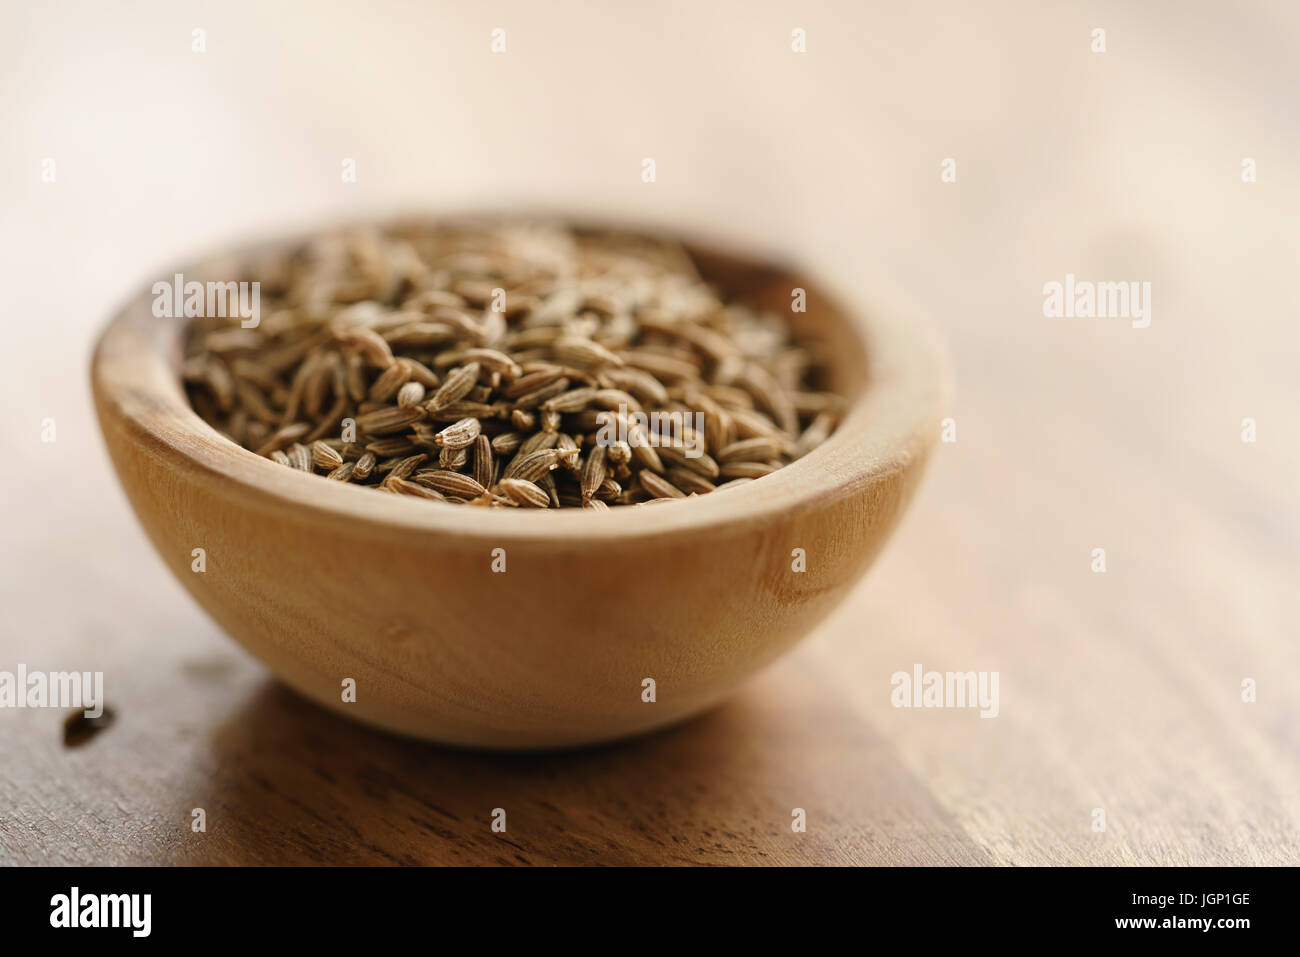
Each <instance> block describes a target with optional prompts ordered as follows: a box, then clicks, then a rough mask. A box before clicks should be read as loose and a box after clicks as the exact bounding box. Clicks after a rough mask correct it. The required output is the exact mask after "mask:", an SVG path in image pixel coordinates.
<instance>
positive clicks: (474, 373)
mask: <svg viewBox="0 0 1300 957" xmlns="http://www.w3.org/2000/svg"><path fill="white" fill-rule="evenodd" d="M478 373H479V364H478V363H477V362H470V363H468V364H466V365H463V366H461V367H460V368H459V369H456V370H455V371H454V372H452V373H451V374H450V375H448V376H447V379H446V381H445V382H443V384H442V385H440V386H439V387H438V391H437V392H435V393H434V394H433V398H432V399H430V400H429V406H430V407H431V411H435V410H437V409H441V408H444V407H446V406H448V405H451V404H452V403H453V402H457V401H459V400H460V399H462V398H464V397H465V396H466V395H468V394H469V390H470V389H472V388H474V384H475V383H476V382H478Z"/></svg>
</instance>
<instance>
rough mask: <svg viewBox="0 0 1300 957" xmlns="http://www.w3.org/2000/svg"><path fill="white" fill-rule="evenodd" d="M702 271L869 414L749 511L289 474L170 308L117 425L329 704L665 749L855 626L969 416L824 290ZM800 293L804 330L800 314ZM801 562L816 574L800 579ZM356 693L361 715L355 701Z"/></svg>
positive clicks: (131, 367) (374, 715)
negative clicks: (786, 337) (589, 506)
mask: <svg viewBox="0 0 1300 957" xmlns="http://www.w3.org/2000/svg"><path fill="white" fill-rule="evenodd" d="M691 251H692V253H693V254H694V255H695V257H696V259H697V262H698V264H699V266H700V269H701V272H702V273H703V274H704V275H705V276H706V278H710V279H715V280H717V281H718V282H719V283H720V284H722V285H723V286H724V288H726V289H727V290H728V291H729V292H732V293H735V294H739V295H742V296H743V297H744V298H745V299H747V300H748V301H750V302H753V303H755V304H758V305H765V306H767V307H769V308H772V309H775V310H780V311H782V312H783V313H785V314H786V315H789V316H790V317H791V319H792V321H793V322H794V323H795V324H796V326H797V327H799V328H800V331H801V332H802V333H804V334H809V335H812V336H815V337H817V338H819V339H821V340H823V342H824V343H825V344H826V346H827V354H828V355H829V357H830V358H831V366H830V368H829V370H828V372H829V382H828V385H829V386H830V387H832V388H834V389H835V390H836V391H839V392H841V393H842V394H844V395H846V396H848V397H849V399H850V407H849V412H848V414H847V416H846V417H845V419H844V420H843V422H842V423H841V425H840V426H839V428H838V429H837V431H836V432H835V433H834V434H833V436H832V437H831V439H830V440H829V441H828V442H826V443H825V444H824V445H823V446H821V447H820V448H818V449H816V450H815V451H813V452H812V453H811V454H809V455H807V456H806V457H804V458H802V459H800V460H799V461H797V462H795V463H794V464H792V465H790V466H788V467H786V468H784V469H781V470H779V471H777V472H775V473H773V474H772V475H769V476H766V477H765V478H762V479H759V480H758V481H755V482H751V483H747V484H745V485H743V486H739V487H736V488H734V489H728V490H726V491H723V492H718V493H711V494H709V495H705V496H700V497H697V498H692V499H688V500H686V501H682V502H674V503H667V504H661V505H653V506H640V507H623V508H615V509H611V510H610V511H608V512H587V511H584V510H581V509H572V510H569V509H565V510H562V511H552V512H545V511H533V510H528V511H525V510H513V509H510V510H507V509H481V508H470V507H466V506H457V505H450V504H443V503H438V502H429V501H425V500H417V499H410V498H405V497H399V496H395V495H385V494H382V493H379V492H376V491H374V490H373V489H365V488H357V487H353V486H350V485H347V484H343V483H339V482H331V481H327V480H325V479H324V478H321V477H319V476H315V475H308V474H306V473H303V472H297V471H294V470H292V469H288V468H285V467H284V466H281V465H277V464H276V463H274V462H271V461H270V460H268V459H264V458H261V457H259V456H257V455H254V454H253V453H251V452H248V451H245V450H244V449H241V448H239V447H238V446H236V445H235V444H234V443H232V442H230V441H229V440H227V439H226V438H224V437H223V436H221V435H220V434H218V433H217V432H216V431H215V430H213V429H212V428H211V427H209V426H208V425H207V424H206V423H205V422H203V421H202V420H201V419H200V418H199V417H198V415H196V414H195V413H194V411H193V410H192V409H191V408H190V405H189V403H188V401H187V399H186V397H185V395H184V392H183V389H182V387H181V383H180V376H179V365H180V359H181V355H182V343H183V333H184V330H183V322H182V321H181V320H177V319H158V318H155V317H154V316H153V314H152V311H151V303H152V294H151V293H150V292H148V291H143V292H142V293H141V295H140V296H139V297H138V298H136V299H135V300H134V301H132V302H131V303H130V304H129V305H128V306H127V307H126V308H125V309H123V310H122V311H121V312H120V313H119V314H118V315H117V316H116V317H115V318H114V319H113V320H112V321H111V323H110V324H109V326H108V328H107V329H106V330H105V332H104V333H103V335H102V337H101V339H100V341H99V344H98V347H97V349H96V351H95V355H94V359H93V363H92V380H93V387H94V396H95V406H96V409H97V411H98V415H99V421H100V426H101V428H102V430H103V433H104V438H105V441H106V442H107V445H108V449H109V452H110V454H111V455H112V459H113V463H114V465H115V467H116V469H117V474H118V477H119V478H120V480H121V482H122V485H123V487H124V488H125V490H126V493H127V496H128V498H129V499H130V501H131V504H132V506H133V507H134V509H135V512H136V514H137V515H138V516H139V518H140V521H141V523H142V524H143V525H144V527H145V530H146V531H147V532H148V534H149V537H150V538H151V539H152V540H153V543H154V545H155V546H156V547H157V549H158V551H159V553H160V554H161V555H162V558H163V561H164V562H165V563H166V564H167V566H168V567H169V568H170V569H171V570H172V572H173V573H174V574H175V575H176V577H177V578H179V579H180V580H181V582H182V583H183V584H184V585H185V587H186V588H188V589H189V590H190V592H191V593H192V594H193V595H194V597H195V598H197V599H198V601H199V604H201V605H202V606H203V607H204V608H205V609H207V611H208V612H209V613H210V614H211V615H212V617H213V618H215V619H216V620H217V621H218V622H219V623H220V624H221V625H222V626H223V627H224V628H225V629H226V630H227V631H228V632H230V634H231V635H233V636H234V637H235V638H236V639H237V640H238V641H239V642H240V643H241V644H243V645H244V647H245V648H247V649H248V650H249V651H250V652H252V653H253V654H254V655H256V656H257V657H258V658H260V659H261V660H262V661H263V662H265V663H266V665H267V666H268V667H269V668H270V669H271V671H272V672H274V673H275V674H276V675H277V676H278V677H279V678H280V679H282V680H283V681H284V682H286V683H287V684H289V685H290V686H292V687H293V688H295V689H297V690H298V691H299V692H301V693H302V694H304V695H306V696H307V697H309V698H311V699H313V700H315V701H317V702H319V703H321V704H323V705H325V706H326V707H329V708H332V709H334V710H335V711H338V712H340V713H342V714H345V715H349V716H351V717H353V718H356V719H358V720H361V721H364V722H367V723H370V724H372V725H377V726H379V727H381V728H386V729H388V730H390V731H395V732H399V733H402V734H407V735H413V736H416V737H420V738H427V739H432V740H435V741H440V742H444V743H449V744H455V745H463V746H471V747H488V748H552V747H565V746H575V745H582V744H590V743H593V742H599V741H604V740H609V739H614V738H620V737H623V736H626V735H632V734H637V733H639V732H644V731H648V730H650V729H652V728H657V727H661V726H663V725H667V724H671V723H673V722H676V721H680V720H681V719H683V718H686V717H687V716H689V715H693V714H695V713H697V712H699V711H701V710H703V709H705V708H708V707H709V706H710V705H713V704H715V703H717V702H718V701H720V700H721V699H723V698H724V697H726V696H727V695H728V694H730V693H731V692H732V691H734V690H735V689H736V688H737V686H738V685H740V684H741V682H743V681H744V680H745V679H746V678H747V677H749V676H750V675H752V674H753V673H754V672H755V671H757V670H758V669H760V668H762V667H763V666H764V665H766V664H768V663H769V662H771V661H772V660H773V659H775V658H776V657H777V656H778V655H780V654H781V653H783V652H785V651H787V650H788V649H789V648H790V647H791V646H793V645H794V643H795V642H797V641H798V640H799V639H801V638H803V637H804V636H805V635H807V634H808V633H809V631H810V630H811V629H812V628H813V626H814V625H816V624H817V622H818V621H819V620H821V619H822V618H823V617H824V616H825V615H826V614H827V613H828V612H829V611H830V610H831V609H832V608H833V607H835V605H836V604H837V603H838V602H839V601H840V599H841V598H843V597H844V595H845V593H846V592H847V591H848V590H849V588H850V587H851V586H852V585H853V583H854V582H856V581H857V580H858V578H859V577H860V576H861V575H862V574H863V572H864V571H866V569H867V567H868V565H869V564H870V563H871V561H872V559H873V558H874V557H875V556H876V554H877V553H878V552H879V551H880V548H881V546H882V545H883V544H884V542H885V540H886V539H887V538H888V537H889V535H890V533H891V531H892V530H893V528H894V526H895V524H896V523H897V521H898V518H899V516H900V514H901V513H902V511H903V509H904V507H905V506H906V504H907V503H908V501H909V499H910V497H911V495H912V493H913V490H914V489H915V488H916V485H917V482H918V480H919V478H920V475H921V472H922V469H923V467H924V463H925V461H926V457H927V454H928V452H929V450H930V448H931V445H932V443H933V441H934V440H935V438H936V437H937V435H938V428H939V419H940V416H941V415H942V414H943V410H944V407H945V404H946V401H947V388H948V387H947V382H948V376H947V367H946V363H945V361H944V359H943V355H942V352H941V350H939V349H938V348H936V346H935V343H934V341H933V339H932V338H931V335H930V334H929V333H928V332H926V331H924V329H923V328H921V327H919V326H918V325H917V324H915V323H914V322H908V321H902V320H899V319H897V318H895V317H888V316H883V315H875V314H872V313H871V312H869V311H864V312H862V313H858V312H856V311H854V312H849V311H846V310H845V309H844V308H843V307H842V306H841V305H840V304H837V303H835V302H833V301H832V299H831V298H830V297H829V296H828V295H827V294H826V293H825V291H824V287H822V286H821V285H820V284H818V283H817V282H816V281H814V280H813V279H812V278H811V277H809V276H807V275H806V274H804V273H803V272H794V271H790V270H787V269H784V268H781V267H778V266H775V265H772V264H769V263H765V262H759V261H755V260H753V259H748V258H745V257H742V256H740V255H736V254H731V253H722V252H719V251H717V250H715V249H709V248H705V247H701V246H695V245H692V246H691ZM234 255H235V256H236V257H237V256H239V255H241V254H240V253H238V252H237V253H235V254H234ZM229 258H230V257H228V256H227V257H223V259H227V260H228V259H229ZM206 268H207V267H205V265H204V264H203V263H199V264H195V265H193V266H191V267H188V268H181V269H176V270H167V271H166V272H164V273H162V274H161V276H160V278H162V277H170V276H171V275H172V274H173V272H182V273H184V274H185V276H186V278H187V279H189V278H198V277H200V276H202V275H204V272H205V269H206ZM146 285H149V284H146ZM796 286H799V287H803V288H804V289H806V290H807V293H808V299H807V302H808V310H807V312H806V313H793V314H792V313H791V312H790V301H791V290H792V288H794V287H796ZM195 548H203V549H205V551H206V566H207V567H206V571H204V572H202V573H198V572H194V571H192V570H191V564H192V561H193V559H192V557H191V555H192V552H193V550H194V549H195ZM796 548H801V549H803V550H804V551H805V553H806V556H807V558H806V562H807V570H806V571H803V572H796V571H794V570H792V562H793V559H792V553H793V550H794V549H796ZM494 549H505V554H506V571H505V573H497V572H493V571H492V555H493V550H494ZM862 637H863V640H864V641H866V640H869V639H870V637H871V636H870V633H869V628H868V625H867V623H863V635H862ZM347 678H352V679H355V681H356V701H355V703H344V701H343V700H342V685H343V682H344V679H347ZM645 678H653V679H654V681H655V685H656V688H655V690H656V700H655V701H654V702H653V703H648V702H646V701H643V698H642V691H643V679H645Z"/></svg>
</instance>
